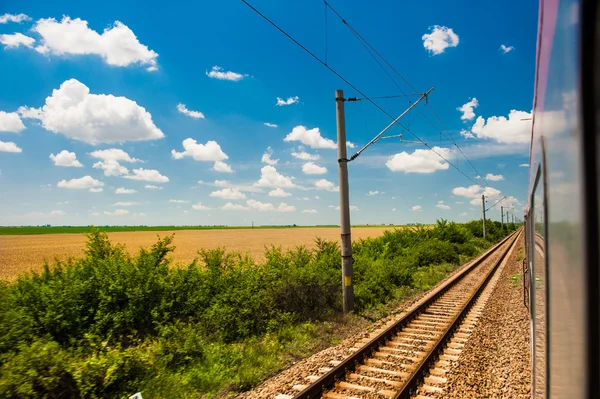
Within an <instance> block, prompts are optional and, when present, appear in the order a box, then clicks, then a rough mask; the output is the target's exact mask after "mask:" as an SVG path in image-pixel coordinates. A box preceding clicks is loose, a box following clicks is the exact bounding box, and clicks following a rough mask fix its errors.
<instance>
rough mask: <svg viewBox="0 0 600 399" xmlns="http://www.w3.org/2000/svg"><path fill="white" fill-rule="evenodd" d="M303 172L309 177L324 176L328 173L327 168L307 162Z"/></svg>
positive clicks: (303, 166)
mask: <svg viewBox="0 0 600 399" xmlns="http://www.w3.org/2000/svg"><path fill="white" fill-rule="evenodd" d="M302 172H304V173H306V174H307V175H323V174H325V173H327V168H325V167H323V166H319V165H317V164H315V163H313V162H307V163H305V164H304V165H302Z"/></svg>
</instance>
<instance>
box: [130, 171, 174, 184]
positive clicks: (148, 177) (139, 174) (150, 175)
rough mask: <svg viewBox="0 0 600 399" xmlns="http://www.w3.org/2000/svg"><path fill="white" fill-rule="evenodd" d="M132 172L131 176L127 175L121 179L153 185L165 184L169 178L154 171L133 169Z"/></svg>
mask: <svg viewBox="0 0 600 399" xmlns="http://www.w3.org/2000/svg"><path fill="white" fill-rule="evenodd" d="M132 172H133V175H127V176H123V177H124V178H126V179H131V180H142V181H149V182H155V183H166V182H168V181H169V178H168V177H167V176H163V175H161V174H160V172H159V171H158V170H156V169H144V168H139V169H133V170H132Z"/></svg>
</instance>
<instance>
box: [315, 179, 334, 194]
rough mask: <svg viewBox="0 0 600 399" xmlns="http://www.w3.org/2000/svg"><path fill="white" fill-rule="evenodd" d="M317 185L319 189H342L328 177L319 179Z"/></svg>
mask: <svg viewBox="0 0 600 399" xmlns="http://www.w3.org/2000/svg"><path fill="white" fill-rule="evenodd" d="M315 187H316V188H317V190H327V191H340V188H339V187H338V186H336V185H335V184H334V183H332V182H330V181H329V180H326V179H321V180H318V181H317V182H316V183H315Z"/></svg>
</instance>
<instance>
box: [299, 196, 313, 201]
mask: <svg viewBox="0 0 600 399" xmlns="http://www.w3.org/2000/svg"><path fill="white" fill-rule="evenodd" d="M298 199H299V200H302V201H310V198H308V197H302V198H298Z"/></svg>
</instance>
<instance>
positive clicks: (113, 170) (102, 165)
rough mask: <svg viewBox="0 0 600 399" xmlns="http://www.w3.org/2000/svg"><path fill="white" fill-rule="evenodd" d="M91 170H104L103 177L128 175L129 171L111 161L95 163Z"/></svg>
mask: <svg viewBox="0 0 600 399" xmlns="http://www.w3.org/2000/svg"><path fill="white" fill-rule="evenodd" d="M93 168H95V169H102V170H104V176H122V175H126V174H128V173H129V169H127V168H126V167H125V166H123V165H121V164H120V163H118V162H117V161H113V160H112V159H111V160H108V161H100V162H96V163H95V164H94V165H93Z"/></svg>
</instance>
